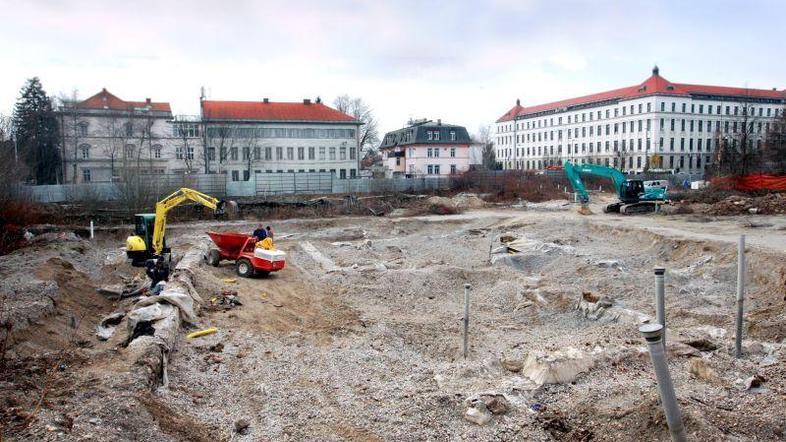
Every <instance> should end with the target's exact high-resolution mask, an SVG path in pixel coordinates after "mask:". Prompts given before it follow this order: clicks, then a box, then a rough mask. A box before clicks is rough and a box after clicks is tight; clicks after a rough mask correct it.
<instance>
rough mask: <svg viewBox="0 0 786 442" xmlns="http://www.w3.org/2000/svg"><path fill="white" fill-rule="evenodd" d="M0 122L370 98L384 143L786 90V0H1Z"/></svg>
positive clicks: (178, 112) (185, 111)
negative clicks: (414, 123) (100, 106)
mask: <svg viewBox="0 0 786 442" xmlns="http://www.w3.org/2000/svg"><path fill="white" fill-rule="evenodd" d="M0 16H1V17H2V20H0V57H2V58H0V60H2V61H0V85H2V88H0V112H4V113H7V112H9V111H10V110H11V109H12V107H13V103H14V102H15V100H16V99H17V97H18V94H19V88H20V87H21V86H22V85H23V84H24V82H25V79H26V78H29V77H32V76H38V77H40V78H41V81H42V82H43V85H44V88H45V89H46V91H47V92H48V93H49V94H50V95H58V94H60V93H71V92H72V91H73V90H76V91H78V93H79V95H80V97H83V98H86V97H88V96H90V95H93V94H94V93H96V92H98V91H100V90H101V88H102V87H106V88H107V89H108V90H109V91H110V92H112V93H114V94H115V95H117V96H119V97H120V98H122V99H126V100H140V101H141V100H144V99H145V98H146V97H150V98H152V99H153V100H154V101H168V102H170V103H171V104H172V108H173V111H174V113H176V114H197V113H198V112H199V89H200V86H205V87H206V89H207V91H208V97H209V98H212V99H216V100H261V99H262V98H263V97H268V98H270V99H271V100H274V101H298V100H301V99H303V98H306V97H308V98H315V97H316V96H321V97H322V99H323V100H324V101H325V102H327V103H330V102H332V101H333V99H334V98H335V97H336V96H337V95H340V94H344V93H347V94H350V95H352V96H359V97H362V98H363V99H364V100H365V101H367V102H368V103H369V104H371V106H372V107H373V108H374V110H375V111H376V115H377V116H378V119H379V120H380V128H381V129H382V130H383V131H387V130H392V129H396V128H399V127H401V126H402V125H403V124H404V123H405V122H406V120H407V119H409V118H410V117H415V118H421V117H427V118H431V119H437V118H441V119H442V120H443V121H446V122H450V123H455V124H461V125H465V126H467V128H468V129H469V130H470V132H474V131H476V130H477V128H478V126H479V125H481V124H484V123H485V124H488V123H492V122H493V121H494V120H496V119H497V118H498V117H499V116H500V115H502V114H503V113H505V112H506V111H507V110H508V109H509V108H510V107H511V106H512V105H513V104H514V102H515V100H516V98H520V99H521V101H522V104H524V105H530V104H538V103H542V102H547V101H553V100H558V99H562V98H569V97H571V96H576V95H580V94H587V93H592V92H599V91H602V90H607V89H613V88H618V87H623V86H629V85H632V84H636V83H639V82H641V81H643V80H644V79H646V78H647V77H648V76H649V75H650V71H651V69H652V66H653V64H655V63H657V64H658V65H659V66H660V72H661V75H662V76H663V77H665V78H667V79H669V80H671V81H674V82H679V83H703V84H717V85H723V86H748V87H756V88H772V87H777V88H778V89H783V88H784V87H786V75H784V74H786V69H785V68H786V57H785V56H784V55H785V54H786V49H784V48H786V46H785V45H786V42H784V39H783V37H782V36H783V32H782V29H781V28H779V26H780V24H779V23H780V22H782V19H783V17H786V1H783V0H761V1H754V0H750V1H742V0H740V1H723V0H712V1H710V0H701V1H700V0H691V1H686V0H682V1H656V0H646V1H634V0H626V1H603V0H573V1H557V0H542V1H541V0H490V1H486V2H480V1H476V2H472V1H465V0H453V1H444V2H428V1H395V2H394V1H383V0H369V1H348V0H347V1H329V0H323V1H300V0H287V1H281V2H278V1H276V2H272V1H264V0H258V1H233V0H213V1H204V0H194V1H189V2H186V1H182V2H175V1H166V0H155V1H134V0H132V1H107V0H102V1H87V0H85V1H55V0H48V1H44V0H23V1H21V0H0Z"/></svg>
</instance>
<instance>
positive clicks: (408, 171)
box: [379, 120, 471, 177]
mask: <svg viewBox="0 0 786 442" xmlns="http://www.w3.org/2000/svg"><path fill="white" fill-rule="evenodd" d="M470 144H471V141H470V139H469V134H468V133H467V129H466V128H465V127H463V126H455V125H452V124H443V123H442V121H441V120H437V121H436V122H434V121H431V120H419V121H413V122H411V123H410V125H409V126H407V127H405V128H402V129H398V130H395V131H393V132H388V133H386V134H385V137H384V138H383V139H382V144H381V145H380V146H379V150H380V153H382V158H383V162H384V165H385V174H386V175H387V176H388V177H397V176H407V177H410V176H435V177H436V176H440V175H441V176H445V175H454V174H458V173H463V172H466V171H467V170H469V165H470Z"/></svg>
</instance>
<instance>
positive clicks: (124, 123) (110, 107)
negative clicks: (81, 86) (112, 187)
mask: <svg viewBox="0 0 786 442" xmlns="http://www.w3.org/2000/svg"><path fill="white" fill-rule="evenodd" d="M58 118H59V120H60V130H61V140H62V143H61V150H62V151H61V154H62V158H63V175H64V176H63V181H64V182H65V183H79V182H90V181H111V180H113V179H118V178H120V177H122V176H124V175H128V174H131V173H141V174H161V173H166V172H168V171H172V170H173V169H177V168H178V167H179V162H178V161H176V159H175V150H176V145H177V144H178V143H177V141H178V140H177V138H176V137H174V136H173V132H172V129H171V124H172V110H171V108H170V106H169V103H162V102H153V101H151V100H150V99H149V98H148V99H146V100H145V101H125V100H122V99H120V98H118V97H117V96H115V95H113V94H111V93H109V92H108V91H107V90H106V89H103V90H102V91H101V92H99V93H97V94H95V95H93V96H92V97H90V98H88V99H86V100H83V101H72V102H66V103H64V105H63V106H61V107H60V108H59V109H58Z"/></svg>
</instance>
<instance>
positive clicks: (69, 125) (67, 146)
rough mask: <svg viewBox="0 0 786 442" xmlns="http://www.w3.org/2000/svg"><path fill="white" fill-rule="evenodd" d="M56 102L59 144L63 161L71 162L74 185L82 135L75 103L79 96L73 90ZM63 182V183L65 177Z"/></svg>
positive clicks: (77, 101) (62, 95)
mask: <svg viewBox="0 0 786 442" xmlns="http://www.w3.org/2000/svg"><path fill="white" fill-rule="evenodd" d="M57 101H58V102H59V104H60V128H61V134H60V135H61V139H60V142H61V144H62V148H63V156H64V158H63V159H64V160H66V161H68V160H67V158H71V159H72V160H73V161H72V164H71V167H73V171H72V177H71V182H72V183H76V181H77V173H76V167H77V166H76V164H77V161H78V159H79V145H80V144H81V143H80V139H81V135H82V132H81V130H80V129H81V127H80V123H81V122H80V121H79V109H77V107H76V105H77V103H79V96H78V93H77V91H76V90H74V91H72V92H71V95H70V96H68V95H64V94H61V95H60V96H59V97H58V99H57ZM66 138H68V139H70V143H66ZM69 150H71V152H69ZM64 172H67V171H64ZM63 180H64V181H65V176H64V177H63Z"/></svg>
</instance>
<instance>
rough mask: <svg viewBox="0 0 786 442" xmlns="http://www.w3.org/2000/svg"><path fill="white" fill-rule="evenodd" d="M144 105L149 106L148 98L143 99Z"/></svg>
mask: <svg viewBox="0 0 786 442" xmlns="http://www.w3.org/2000/svg"><path fill="white" fill-rule="evenodd" d="M145 104H146V105H148V106H150V99H149V98H145Z"/></svg>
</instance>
